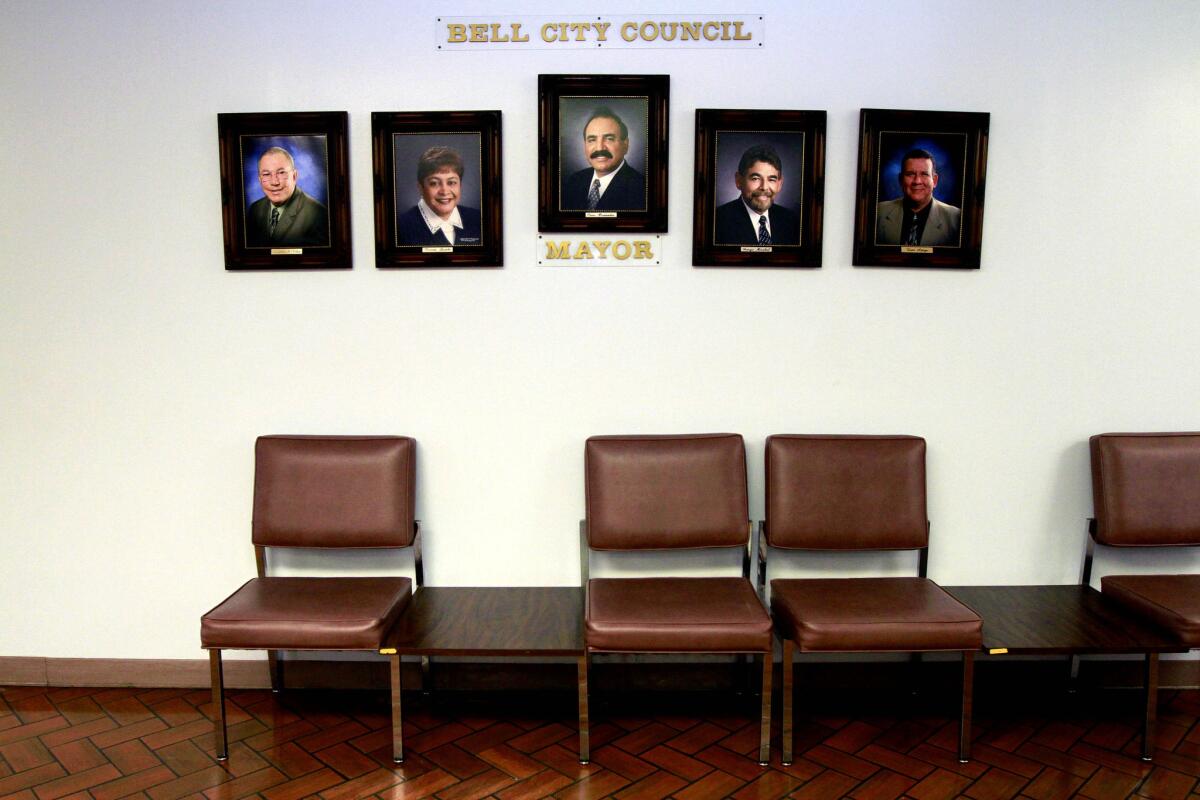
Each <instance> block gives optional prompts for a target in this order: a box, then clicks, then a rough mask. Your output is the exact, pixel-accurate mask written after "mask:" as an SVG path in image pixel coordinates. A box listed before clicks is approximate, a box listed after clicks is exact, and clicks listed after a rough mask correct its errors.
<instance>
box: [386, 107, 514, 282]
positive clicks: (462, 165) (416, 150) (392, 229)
mask: <svg viewBox="0 0 1200 800" xmlns="http://www.w3.org/2000/svg"><path fill="white" fill-rule="evenodd" d="M371 142H372V151H373V153H374V156H373V162H374V166H375V266H377V267H380V268H391V267H499V266H503V264H504V243H503V241H502V232H503V225H502V219H501V191H500V112H499V111H397V112H384V111H376V112H375V113H373V114H371Z"/></svg>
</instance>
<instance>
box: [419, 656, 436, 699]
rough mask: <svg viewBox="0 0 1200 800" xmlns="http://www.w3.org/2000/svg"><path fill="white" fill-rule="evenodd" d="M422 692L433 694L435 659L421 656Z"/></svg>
mask: <svg viewBox="0 0 1200 800" xmlns="http://www.w3.org/2000/svg"><path fill="white" fill-rule="evenodd" d="M421 694H423V695H427V696H428V695H430V694H433V659H432V658H430V657H429V656H421Z"/></svg>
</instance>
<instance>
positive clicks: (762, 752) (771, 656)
mask: <svg viewBox="0 0 1200 800" xmlns="http://www.w3.org/2000/svg"><path fill="white" fill-rule="evenodd" d="M762 660H763V671H762V709H761V720H762V721H761V722H760V723H759V725H760V728H759V731H758V765H759V766H760V767H765V766H767V764H769V763H770V762H771V673H772V672H774V671H775V653H774V652H773V650H768V651H767V652H765V653H763V655H762Z"/></svg>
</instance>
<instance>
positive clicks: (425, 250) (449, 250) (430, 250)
mask: <svg viewBox="0 0 1200 800" xmlns="http://www.w3.org/2000/svg"><path fill="white" fill-rule="evenodd" d="M421 252H422V253H453V252H454V248H453V247H422V248H421Z"/></svg>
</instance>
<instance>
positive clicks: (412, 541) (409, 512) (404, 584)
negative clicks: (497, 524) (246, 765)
mask: <svg viewBox="0 0 1200 800" xmlns="http://www.w3.org/2000/svg"><path fill="white" fill-rule="evenodd" d="M415 469H416V442H415V441H414V440H413V439H409V438H406V437H396V436H375V437H368V436H263V437H260V438H259V439H258V441H257V443H256V444H255V468H254V519H253V525H252V528H253V533H252V540H253V542H254V552H255V559H256V561H257V563H258V577H257V578H255V579H253V580H251V581H249V582H247V583H246V584H245V585H244V586H242V588H240V589H238V590H237V591H236V592H234V593H233V594H232V595H230V596H229V597H228V598H226V599H225V600H224V601H223V602H222V603H221V604H220V605H218V606H217V607H216V608H214V609H213V610H212V611H209V612H208V613H207V614H205V615H204V616H203V617H202V618H201V619H200V641H201V646H202V647H204V649H206V650H208V651H209V663H210V667H211V672H212V692H213V709H214V723H215V728H216V740H217V748H216V749H217V758H218V759H221V760H224V759H225V758H227V757H228V754H229V747H228V739H227V736H226V731H225V698H224V680H223V675H222V670H221V651H222V650H266V651H267V657H268V660H269V662H270V671H271V686H272V688H273V689H274V690H275V691H279V690H280V689H282V688H283V662H282V661H281V660H280V659H279V655H278V651H280V650H362V651H372V652H378V651H379V650H380V649H381V648H383V647H384V643H385V637H386V636H387V634H388V632H389V631H390V630H391V628H392V626H393V624H394V623H395V622H396V620H397V619H398V618H399V617H400V615H401V613H402V612H403V611H404V609H405V608H406V607H407V606H408V602H409V599H410V598H411V597H412V581H411V580H409V579H408V578H403V577H376V578H363V577H356V578H341V577H333V578H324V577H319V578H318V577H267V574H266V573H267V569H266V567H267V563H266V548H268V547H292V548H295V547H299V548H399V547H412V548H413V551H414V560H415V563H416V573H417V584H418V586H419V585H420V583H421V581H422V576H421V557H420V552H421V551H420V533H419V530H418V525H417V523H416V521H415V520H414V518H413V506H414V486H415V481H414V477H415ZM390 658H391V663H390V672H391V700H392V757H393V759H394V760H395V761H396V762H397V763H399V762H402V761H403V760H404V747H403V742H402V740H401V736H400V657H399V656H398V655H395V654H394V653H393V654H392V655H391V657H390Z"/></svg>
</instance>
